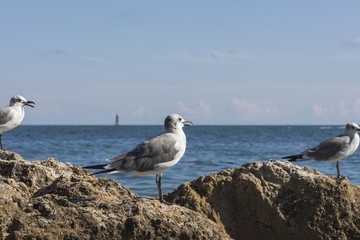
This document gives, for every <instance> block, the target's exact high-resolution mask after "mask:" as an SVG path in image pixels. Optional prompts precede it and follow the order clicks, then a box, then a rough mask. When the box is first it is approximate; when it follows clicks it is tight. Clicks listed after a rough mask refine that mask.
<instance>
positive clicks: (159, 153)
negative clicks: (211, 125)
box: [84, 114, 192, 204]
mask: <svg viewBox="0 0 360 240" xmlns="http://www.w3.org/2000/svg"><path fill="white" fill-rule="evenodd" d="M164 125H165V129H166V132H165V133H162V134H160V135H158V136H156V137H153V138H151V139H149V140H147V141H145V142H143V143H140V144H139V145H137V146H136V147H135V148H134V149H133V150H131V151H129V152H124V153H122V154H120V155H118V156H115V157H112V158H109V159H108V160H109V161H112V163H110V164H101V165H95V166H87V167H84V168H89V169H105V170H103V171H99V172H96V173H94V174H98V173H114V172H128V173H132V174H135V175H138V176H144V175H148V174H156V185H157V188H158V192H159V199H160V202H162V203H166V204H169V203H167V202H166V201H164V199H163V196H162V190H161V176H162V173H163V172H164V171H165V170H166V169H168V168H171V167H172V166H174V165H175V164H176V163H177V162H178V161H180V159H181V158H182V156H183V155H184V153H185V149H186V136H185V133H184V131H183V127H184V126H191V125H192V122H191V121H186V120H184V118H182V117H181V116H180V115H178V114H171V115H169V116H167V117H166V118H165V123H164Z"/></svg>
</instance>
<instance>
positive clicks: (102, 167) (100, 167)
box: [82, 164, 108, 169]
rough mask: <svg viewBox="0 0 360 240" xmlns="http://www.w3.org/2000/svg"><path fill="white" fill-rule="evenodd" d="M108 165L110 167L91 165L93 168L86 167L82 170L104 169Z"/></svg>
mask: <svg viewBox="0 0 360 240" xmlns="http://www.w3.org/2000/svg"><path fill="white" fill-rule="evenodd" d="M106 165H108V164H100V165H91V166H85V167H82V168H86V169H104V168H105V166H106Z"/></svg>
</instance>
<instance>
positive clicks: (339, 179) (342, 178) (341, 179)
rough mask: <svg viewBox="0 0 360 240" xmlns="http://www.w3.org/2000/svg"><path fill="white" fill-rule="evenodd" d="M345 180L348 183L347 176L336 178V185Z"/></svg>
mask: <svg viewBox="0 0 360 240" xmlns="http://www.w3.org/2000/svg"><path fill="white" fill-rule="evenodd" d="M344 180H347V181H349V178H348V177H347V176H338V177H337V178H336V181H337V183H341V182H342V181H344Z"/></svg>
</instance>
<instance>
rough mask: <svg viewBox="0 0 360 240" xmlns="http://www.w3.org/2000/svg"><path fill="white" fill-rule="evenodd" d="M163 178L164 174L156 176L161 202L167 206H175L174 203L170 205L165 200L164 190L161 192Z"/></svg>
mask: <svg viewBox="0 0 360 240" xmlns="http://www.w3.org/2000/svg"><path fill="white" fill-rule="evenodd" d="M161 176H162V173H160V174H156V186H157V188H158V191H159V200H160V202H161V203H165V204H167V205H173V203H169V202H167V201H165V200H164V199H163V195H162V190H161Z"/></svg>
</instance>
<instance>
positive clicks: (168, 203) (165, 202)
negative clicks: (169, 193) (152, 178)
mask: <svg viewBox="0 0 360 240" xmlns="http://www.w3.org/2000/svg"><path fill="white" fill-rule="evenodd" d="M159 201H160V202H161V203H164V204H166V205H169V206H171V205H175V203H170V202H167V201H165V200H164V199H163V198H162V196H161V197H160V199H159Z"/></svg>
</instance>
